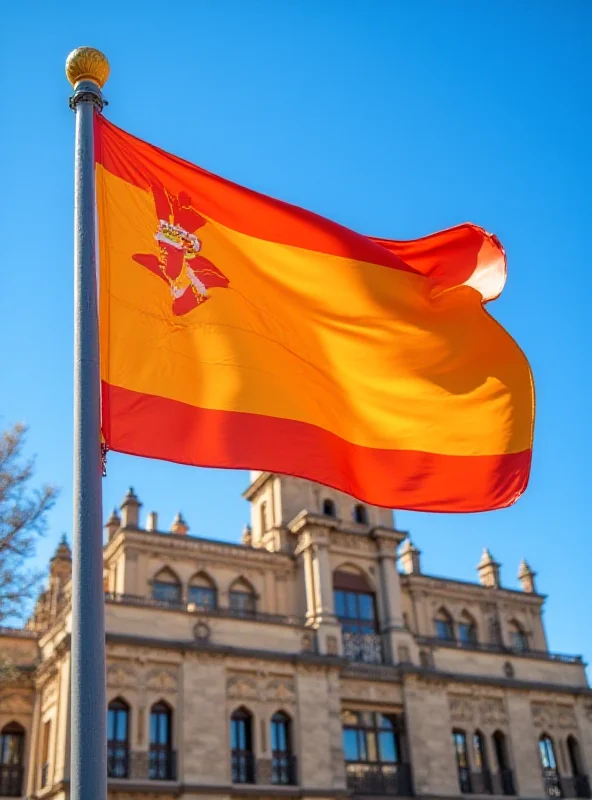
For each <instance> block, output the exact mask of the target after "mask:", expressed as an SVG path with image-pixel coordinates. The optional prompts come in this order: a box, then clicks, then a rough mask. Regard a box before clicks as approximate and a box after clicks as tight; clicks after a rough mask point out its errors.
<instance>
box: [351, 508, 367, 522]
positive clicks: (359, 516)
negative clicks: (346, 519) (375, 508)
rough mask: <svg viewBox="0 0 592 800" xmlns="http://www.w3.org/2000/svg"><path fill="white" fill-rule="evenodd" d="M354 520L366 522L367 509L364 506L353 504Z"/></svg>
mask: <svg viewBox="0 0 592 800" xmlns="http://www.w3.org/2000/svg"><path fill="white" fill-rule="evenodd" d="M354 521H355V522H358V523H359V524H360V525H367V524H368V510H367V509H366V506H362V505H357V506H354Z"/></svg>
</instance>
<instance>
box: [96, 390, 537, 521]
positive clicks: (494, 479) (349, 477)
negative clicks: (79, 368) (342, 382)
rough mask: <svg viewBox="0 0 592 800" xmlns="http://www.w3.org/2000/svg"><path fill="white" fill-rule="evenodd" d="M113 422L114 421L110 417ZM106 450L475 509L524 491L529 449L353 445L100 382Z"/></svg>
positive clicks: (395, 503) (391, 500)
mask: <svg viewBox="0 0 592 800" xmlns="http://www.w3.org/2000/svg"><path fill="white" fill-rule="evenodd" d="M112 420H116V424H114V425H113V426H112V425H111V421H112ZM103 425H104V433H105V435H106V439H107V441H108V442H109V446H110V447H111V448H112V449H114V450H117V451H119V452H122V453H127V454H129V455H136V456H145V457H149V458H158V459H164V460H166V461H174V462H177V463H181V464H191V465H194V466H202V467H222V468H231V469H259V470H265V471H270V472H280V473H283V474H287V475H295V476H299V477H305V478H308V479H309V480H314V481H318V482H319V483H322V484H325V485H327V486H332V487H334V488H335V489H339V490H340V491H343V492H346V493H347V494H351V495H353V496H354V497H360V498H363V499H364V500H365V501H366V502H368V503H371V504H373V505H377V506H386V507H391V508H393V507H394V508H399V509H406V508H408V509H413V510H419V511H438V512H447V511H449V512H459V511H462V512H474V511H482V510H483V509H484V508H486V509H496V508H504V507H506V506H509V505H511V504H512V503H514V502H515V501H516V500H517V498H518V497H519V496H520V494H521V493H522V492H523V491H524V490H525V488H526V485H527V482H528V474H529V469H530V461H531V451H530V450H526V451H523V452H521V453H511V454H505V455H499V456H449V455H441V454H435V453H423V452H417V451H408V450H384V449H378V448H370V447H362V446H360V445H355V444H352V443H351V442H347V441H345V440H344V439H342V438H340V437H338V436H336V435H335V434H333V433H330V432H328V431H325V430H323V429H321V428H318V427H316V426H315V425H310V424H307V423H302V422H295V421H293V420H286V419H277V418H274V417H266V416H262V415H259V414H248V413H244V412H239V411H214V410H210V409H202V408H196V407H195V406H191V405H188V404H186V403H180V402H178V401H176V400H169V399H165V398H162V397H156V396H154V395H148V394H142V393H140V392H134V391H131V390H129V389H124V388H121V387H117V386H110V385H109V384H107V383H105V382H103Z"/></svg>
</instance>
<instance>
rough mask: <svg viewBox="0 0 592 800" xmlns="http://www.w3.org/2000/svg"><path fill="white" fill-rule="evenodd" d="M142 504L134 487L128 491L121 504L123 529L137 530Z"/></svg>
mask: <svg viewBox="0 0 592 800" xmlns="http://www.w3.org/2000/svg"><path fill="white" fill-rule="evenodd" d="M141 505H142V503H140V501H139V500H138V498H137V496H136V493H135V492H134V490H133V487H132V486H130V488H129V489H128V490H127V494H126V496H125V497H124V498H123V503H122V504H121V527H122V528H137V527H138V521H139V518H140V506H141Z"/></svg>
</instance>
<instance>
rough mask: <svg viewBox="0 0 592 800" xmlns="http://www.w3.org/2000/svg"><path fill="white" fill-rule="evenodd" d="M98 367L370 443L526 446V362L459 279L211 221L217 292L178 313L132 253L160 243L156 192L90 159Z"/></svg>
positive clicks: (213, 405) (116, 376) (453, 450)
mask: <svg viewBox="0 0 592 800" xmlns="http://www.w3.org/2000/svg"><path fill="white" fill-rule="evenodd" d="M97 180H98V197H99V217H100V239H101V242H100V258H101V342H102V375H103V378H104V379H105V380H107V381H108V382H109V383H111V384H113V385H116V386H121V387H124V388H127V389H132V390H134V391H137V392H144V393H150V394H157V395H160V396H162V397H166V398H169V399H173V400H180V401H182V402H185V403H189V404H191V405H194V406H198V407H201V408H207V409H219V410H228V411H246V412H251V413H255V414H264V415H268V416H273V417H280V418H284V419H292V420H300V421H302V422H309V423H312V424H314V425H318V426H320V427H321V428H324V429H326V430H328V431H331V432H333V433H335V434H337V435H339V436H341V437H343V438H344V439H346V440H348V441H350V442H353V443H356V444H360V445H365V446H368V447H380V448H392V449H405V450H420V451H426V452H432V453H440V454H451V455H495V454H498V453H503V452H520V451H522V450H524V449H527V448H528V447H530V444H531V441H530V433H531V425H532V386H531V378H530V371H529V368H528V365H527V363H526V360H525V358H524V356H523V355H522V353H521V351H520V350H519V348H518V347H517V345H516V344H515V343H514V342H513V341H512V339H511V338H510V337H509V336H508V335H507V334H506V333H505V332H504V331H503V330H502V328H501V327H500V326H498V325H497V323H495V322H494V321H493V320H492V319H491V318H490V317H489V316H488V315H487V314H486V313H485V312H484V311H483V309H482V307H481V303H480V301H479V297H478V295H477V293H476V292H474V291H473V290H471V289H469V288H466V287H464V288H461V289H458V290H455V291H452V292H449V293H446V294H444V295H442V296H440V297H439V298H438V299H437V300H430V299H429V297H428V284H427V281H426V280H425V279H424V278H421V277H418V276H416V275H413V274H410V273H405V272H399V271H397V270H391V269H387V268H385V267H381V266H375V265H372V264H366V263H360V262H356V261H353V260H351V261H350V260H348V259H345V258H341V257H337V256H328V255H324V254H319V253H316V252H312V251H307V250H303V249H301V248H296V247H290V246H287V245H279V244H274V243H270V242H266V241H262V240H259V239H254V238H252V237H250V236H247V235H244V234H240V233H236V232H235V231H233V230H231V229H229V228H226V227H224V226H222V225H220V224H219V223H216V222H215V221H212V220H210V221H209V222H208V224H207V225H206V226H205V227H203V228H202V229H201V230H200V231H199V232H198V236H199V238H200V239H201V241H202V251H201V252H202V255H203V256H205V257H206V258H208V259H209V260H210V261H212V262H213V263H214V264H215V265H216V266H217V267H218V268H219V269H220V270H221V271H222V272H223V273H224V274H225V275H226V277H227V278H228V279H229V281H230V285H229V287H228V288H226V289H222V288H213V289H211V290H210V292H209V293H210V295H211V299H210V300H209V301H208V302H206V303H205V304H204V305H203V306H201V307H199V308H198V309H195V310H193V311H191V312H190V313H189V314H187V315H185V316H181V317H175V316H174V315H173V313H172V311H171V303H172V297H171V294H170V290H169V288H168V286H167V284H166V283H165V282H164V281H163V280H161V279H160V278H159V277H157V276H156V275H153V274H152V273H150V272H149V271H148V270H147V269H146V268H145V267H143V266H141V265H140V264H137V263H136V262H134V261H133V260H132V256H133V255H134V254H135V253H154V254H156V253H157V252H158V249H157V243H156V241H155V240H154V234H155V232H156V225H157V222H156V215H155V210H154V205H153V200H152V196H151V195H150V194H149V193H147V192H144V191H143V190H141V189H138V188H137V187H134V186H131V185H130V184H128V183H126V182H125V181H122V180H121V179H119V178H117V177H115V176H113V175H112V174H110V173H108V172H106V171H104V170H103V169H102V168H101V167H98V168H97Z"/></svg>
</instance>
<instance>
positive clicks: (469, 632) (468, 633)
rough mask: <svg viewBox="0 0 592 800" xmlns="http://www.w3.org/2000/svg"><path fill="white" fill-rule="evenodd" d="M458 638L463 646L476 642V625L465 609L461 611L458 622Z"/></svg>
mask: <svg viewBox="0 0 592 800" xmlns="http://www.w3.org/2000/svg"><path fill="white" fill-rule="evenodd" d="M458 639H459V641H460V643H461V644H462V645H464V646H465V647H470V646H471V645H475V644H477V625H476V623H475V620H474V619H473V618H472V617H471V615H470V614H468V613H467V612H466V611H464V612H463V613H462V615H461V618H460V620H459V623H458Z"/></svg>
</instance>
